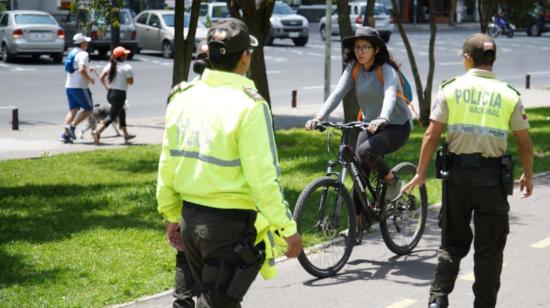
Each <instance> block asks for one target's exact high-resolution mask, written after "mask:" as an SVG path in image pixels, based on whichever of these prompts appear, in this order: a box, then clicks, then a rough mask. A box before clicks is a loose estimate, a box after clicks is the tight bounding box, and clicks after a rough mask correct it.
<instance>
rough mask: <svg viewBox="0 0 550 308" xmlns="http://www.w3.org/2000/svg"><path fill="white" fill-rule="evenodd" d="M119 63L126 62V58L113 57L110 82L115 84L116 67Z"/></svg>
mask: <svg viewBox="0 0 550 308" xmlns="http://www.w3.org/2000/svg"><path fill="white" fill-rule="evenodd" d="M118 62H124V58H121V57H119V58H117V57H114V56H111V69H110V70H109V82H113V80H114V79H115V77H116V66H117V63H118Z"/></svg>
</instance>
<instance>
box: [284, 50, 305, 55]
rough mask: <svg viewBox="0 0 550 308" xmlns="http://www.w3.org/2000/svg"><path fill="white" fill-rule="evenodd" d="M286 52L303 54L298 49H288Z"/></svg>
mask: <svg viewBox="0 0 550 308" xmlns="http://www.w3.org/2000/svg"><path fill="white" fill-rule="evenodd" d="M288 52H290V53H294V54H297V55H303V54H304V53H303V52H302V51H298V50H289V51H288Z"/></svg>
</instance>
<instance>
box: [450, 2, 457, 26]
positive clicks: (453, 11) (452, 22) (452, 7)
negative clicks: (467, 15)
mask: <svg viewBox="0 0 550 308" xmlns="http://www.w3.org/2000/svg"><path fill="white" fill-rule="evenodd" d="M455 14H456V0H449V26H454V25H455V21H456V19H455Z"/></svg>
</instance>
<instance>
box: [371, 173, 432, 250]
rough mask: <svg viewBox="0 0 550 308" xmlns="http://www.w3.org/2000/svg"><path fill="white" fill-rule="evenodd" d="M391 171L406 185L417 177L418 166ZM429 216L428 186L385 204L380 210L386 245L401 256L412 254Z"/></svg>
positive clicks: (381, 229) (419, 187) (417, 188)
mask: <svg viewBox="0 0 550 308" xmlns="http://www.w3.org/2000/svg"><path fill="white" fill-rule="evenodd" d="M392 171H393V172H395V174H396V175H397V176H398V177H399V179H400V180H401V181H402V182H403V184H404V183H407V182H409V181H410V180H411V179H412V178H413V177H414V175H415V174H416V166H415V165H414V164H411V163H409V162H404V163H400V164H398V165H397V166H395V167H394V168H393V169H392ZM427 215H428V193H427V191H426V186H425V185H422V186H418V187H416V188H415V189H414V190H413V191H411V193H410V195H404V196H402V197H401V198H399V199H397V200H395V201H393V202H390V201H386V202H385V204H384V205H383V206H382V208H381V210H380V231H381V232H382V238H383V239H384V242H385V243H386V246H387V247H388V248H389V249H390V250H391V251H392V252H394V253H396V254H398V255H404V254H408V253H410V252H411V251H412V250H413V249H414V248H415V247H416V245H417V244H418V242H419V241H420V238H421V237H422V233H423V232H424V226H425V225H426V216H427Z"/></svg>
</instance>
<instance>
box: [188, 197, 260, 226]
mask: <svg viewBox="0 0 550 308" xmlns="http://www.w3.org/2000/svg"><path fill="white" fill-rule="evenodd" d="M185 209H194V210H196V211H197V212H201V213H207V214H212V215H216V216H220V217H223V218H226V219H231V220H234V221H239V222H243V223H247V222H252V224H253V223H254V221H255V220H256V212H255V211H252V210H242V209H218V208H214V207H211V206H206V205H200V204H196V203H191V202H188V201H183V210H184V211H185Z"/></svg>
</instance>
